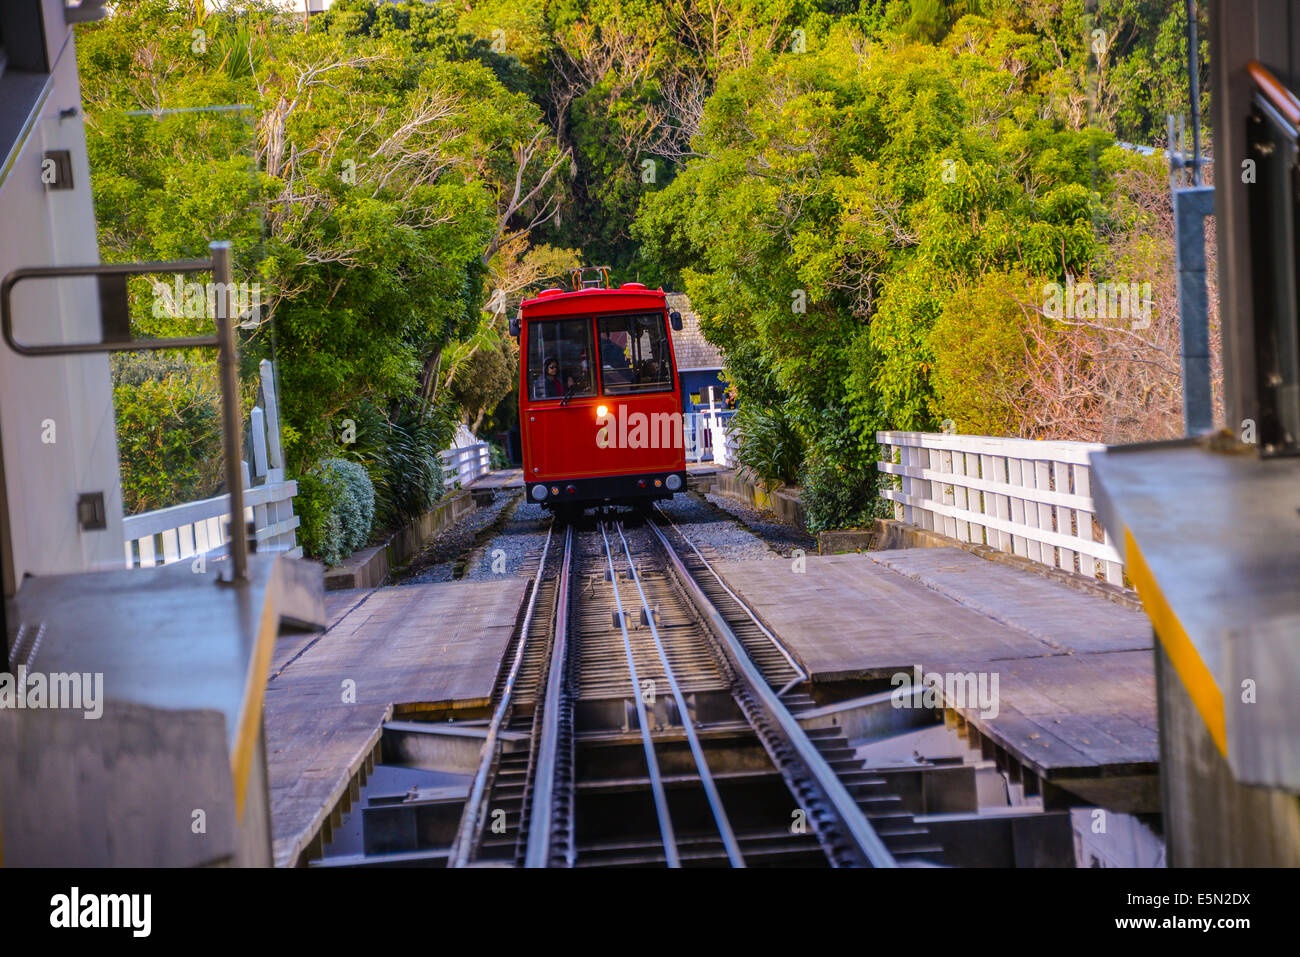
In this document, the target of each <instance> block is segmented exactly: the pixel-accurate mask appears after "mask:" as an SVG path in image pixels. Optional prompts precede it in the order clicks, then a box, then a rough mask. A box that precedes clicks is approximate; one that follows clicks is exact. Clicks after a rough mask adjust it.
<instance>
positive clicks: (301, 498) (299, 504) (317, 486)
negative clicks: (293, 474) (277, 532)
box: [293, 472, 346, 565]
mask: <svg viewBox="0 0 1300 957" xmlns="http://www.w3.org/2000/svg"><path fill="white" fill-rule="evenodd" d="M342 497H343V483H342V482H341V481H339V480H338V479H337V478H336V477H335V476H334V474H333V473H332V472H325V473H321V472H307V473H304V474H303V475H300V476H299V477H298V494H297V495H295V496H294V499H293V510H294V512H295V513H296V514H297V516H298V537H299V538H300V539H301V542H302V548H303V551H304V552H305V553H306V554H307V555H310V556H311V557H313V558H318V559H320V560H321V561H322V562H324V563H325V564H326V565H337V564H338V563H339V562H341V561H342V560H343V557H344V555H345V554H346V552H345V551H344V544H343V523H342V522H341V521H340V520H339V514H338V505H339V500H340V499H341V498H342Z"/></svg>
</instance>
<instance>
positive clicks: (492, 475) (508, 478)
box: [465, 469, 524, 492]
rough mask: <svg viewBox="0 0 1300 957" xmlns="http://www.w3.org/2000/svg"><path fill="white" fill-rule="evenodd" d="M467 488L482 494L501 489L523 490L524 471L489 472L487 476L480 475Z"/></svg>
mask: <svg viewBox="0 0 1300 957" xmlns="http://www.w3.org/2000/svg"><path fill="white" fill-rule="evenodd" d="M465 487H466V488H468V489H470V490H471V491H476V492H482V491H485V490H489V489H490V490H492V491H494V492H495V491H498V490H500V489H507V488H523V487H524V470H523V469H498V470H497V471H494V472H488V473H487V474H486V475H480V476H479V477H478V478H476V479H475V480H474V481H472V482H470V483H469V485H467V486H465Z"/></svg>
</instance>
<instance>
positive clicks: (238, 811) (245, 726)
mask: <svg viewBox="0 0 1300 957" xmlns="http://www.w3.org/2000/svg"><path fill="white" fill-rule="evenodd" d="M275 574H276V572H275V571H274V570H272V572H271V575H272V576H274V575H275ZM245 587H247V586H245ZM277 587H278V583H277V582H275V581H274V580H271V581H268V582H267V587H266V591H265V592H263V597H262V617H261V620H260V621H259V622H258V624H257V637H256V639H255V641H256V644H255V645H254V647H253V655H252V660H251V661H249V663H248V686H247V687H246V688H245V689H244V707H243V709H242V711H241V712H240V715H239V733H238V734H237V735H236V737H235V748H234V750H233V751H232V752H231V755H230V771H231V775H232V777H233V778H234V781H235V816H236V818H237V819H239V820H242V819H243V817H244V797H245V795H246V794H247V791H248V776H249V772H250V771H251V770H252V767H253V755H254V754H256V753H257V742H258V739H259V738H260V737H261V734H262V702H263V699H264V698H265V697H266V678H267V674H268V673H269V672H270V670H271V651H272V650H273V649H274V648H275V638H276V632H277V631H278V630H279V625H280V614H279V612H278V611H277V610H276V608H275V604H276V602H275V598H276V597H278V595H276V592H275V589H276V588H277Z"/></svg>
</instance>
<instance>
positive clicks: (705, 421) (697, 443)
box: [682, 409, 735, 462]
mask: <svg viewBox="0 0 1300 957" xmlns="http://www.w3.org/2000/svg"><path fill="white" fill-rule="evenodd" d="M733 415H735V413H734V412H731V411H727V410H724V409H717V410H709V411H705V412H684V413H682V441H683V442H684V443H685V445H686V459H687V461H689V462H704V461H708V460H710V459H712V460H713V461H715V462H716V461H717V453H716V452H715V451H714V440H715V439H716V438H717V436H719V435H723V436H725V434H726V433H725V430H724V429H720V428H719V426H721V425H723V424H724V423H726V422H728V421H730V419H731V417H732V416H733ZM723 454H724V455H725V452H724V453H723Z"/></svg>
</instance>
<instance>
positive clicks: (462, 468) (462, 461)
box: [440, 442, 492, 491]
mask: <svg viewBox="0 0 1300 957" xmlns="http://www.w3.org/2000/svg"><path fill="white" fill-rule="evenodd" d="M440 455H441V457H442V472H443V480H442V482H443V485H444V486H445V487H446V489H447V491H451V490H452V489H454V488H455V487H456V486H457V485H459V486H461V487H462V488H464V487H465V486H466V485H469V483H470V482H473V481H474V480H475V479H477V478H480V477H481V476H484V475H487V473H488V472H490V471H492V450H491V447H490V446H489V445H488V444H487V443H486V442H475V443H474V444H473V445H466V446H463V447H461V448H457V447H455V446H452V447H451V448H449V449H447V451H445V452H442V453H440Z"/></svg>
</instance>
